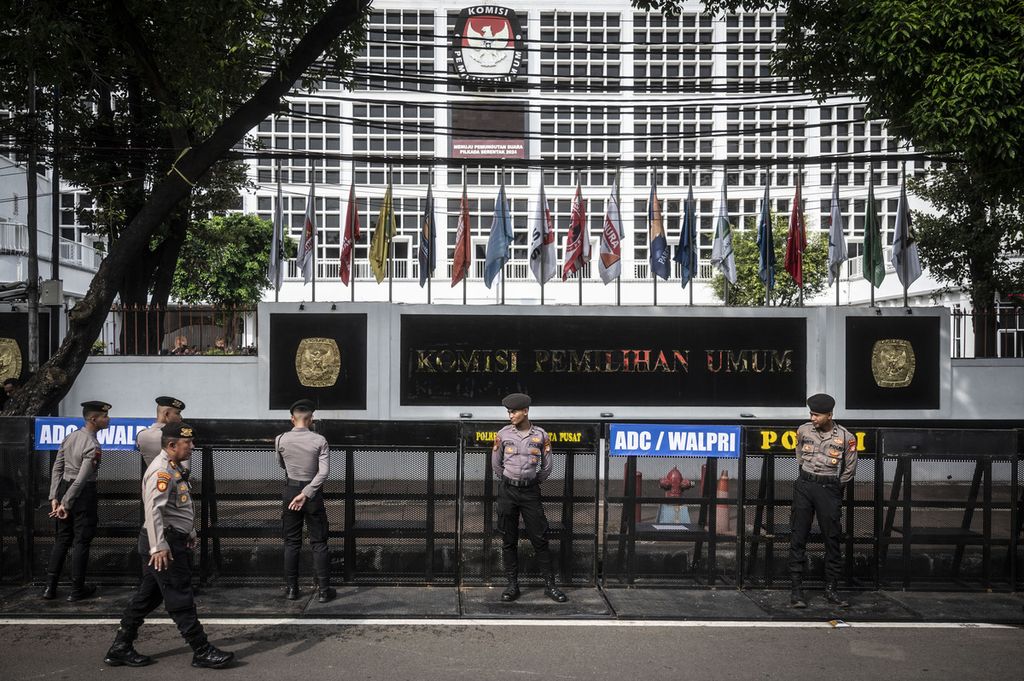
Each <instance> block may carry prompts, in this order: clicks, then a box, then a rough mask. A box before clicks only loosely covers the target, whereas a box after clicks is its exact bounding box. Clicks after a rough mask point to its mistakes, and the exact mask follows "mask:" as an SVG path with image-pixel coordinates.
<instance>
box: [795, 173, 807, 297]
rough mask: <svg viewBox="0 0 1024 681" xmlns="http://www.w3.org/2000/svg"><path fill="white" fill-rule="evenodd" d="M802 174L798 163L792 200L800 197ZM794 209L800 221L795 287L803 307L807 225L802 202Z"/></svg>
mask: <svg viewBox="0 0 1024 681" xmlns="http://www.w3.org/2000/svg"><path fill="white" fill-rule="evenodd" d="M803 174H804V167H803V166H802V165H798V166H797V167H796V198H794V199H793V200H794V201H797V199H798V198H800V176H801V175H803ZM796 210H797V218H798V219H799V221H800V223H799V224H800V225H801V229H800V235H799V239H800V240H799V246H800V247H799V248H798V249H797V250H798V251H799V252H800V282H799V283H798V284H797V287H798V288H799V289H800V307H803V306H804V249H803V243H804V235H806V234H807V225H806V224H804V207H803V204H802V202H798V205H797V207H796Z"/></svg>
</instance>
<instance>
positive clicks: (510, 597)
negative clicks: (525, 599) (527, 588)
mask: <svg viewBox="0 0 1024 681" xmlns="http://www.w3.org/2000/svg"><path fill="white" fill-rule="evenodd" d="M506 578H507V579H508V584H507V585H506V586H505V590H504V591H502V592H501V600H502V601H503V602H505V603H511V602H512V601H514V600H516V599H517V598H519V578H518V576H517V575H516V574H515V573H510V574H508V575H506Z"/></svg>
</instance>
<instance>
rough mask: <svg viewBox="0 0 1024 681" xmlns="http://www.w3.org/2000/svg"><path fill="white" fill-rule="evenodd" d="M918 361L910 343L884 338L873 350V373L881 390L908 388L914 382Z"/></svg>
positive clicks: (876, 343) (878, 341)
mask: <svg viewBox="0 0 1024 681" xmlns="http://www.w3.org/2000/svg"><path fill="white" fill-rule="evenodd" d="M916 366H917V360H916V358H915V357H914V347H913V346H912V345H911V344H910V341H908V340H904V339H902V338H884V339H882V340H877V341H875V345H874V347H873V348H871V373H872V375H873V376H874V377H875V383H876V384H878V387H879V388H906V387H907V386H908V385H910V382H911V381H912V380H914V368H915V367H916Z"/></svg>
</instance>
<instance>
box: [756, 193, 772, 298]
mask: <svg viewBox="0 0 1024 681" xmlns="http://www.w3.org/2000/svg"><path fill="white" fill-rule="evenodd" d="M757 276H758V277H760V279H761V282H762V283H763V284H764V286H765V288H766V289H767V290H768V291H769V292H770V291H772V290H773V289H774V288H775V241H774V238H773V236H772V209H771V199H770V198H769V196H768V183H767V182H765V185H764V198H763V199H761V215H760V216H759V217H758V218H757Z"/></svg>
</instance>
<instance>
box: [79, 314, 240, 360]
mask: <svg viewBox="0 0 1024 681" xmlns="http://www.w3.org/2000/svg"><path fill="white" fill-rule="evenodd" d="M257 319H258V317H257V314H256V308H252V307H240V306H215V305H213V306H211V305H167V306H150V305H137V306H131V305H128V306H122V305H115V306H114V307H112V308H111V310H110V314H109V315H107V319H106V321H105V322H104V324H103V329H102V331H101V332H100V336H99V339H98V340H97V342H96V343H95V344H94V346H93V354H94V355H170V356H189V355H255V354H256V353H257V350H258V347H257V345H258V337H259V333H258V329H257Z"/></svg>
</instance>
